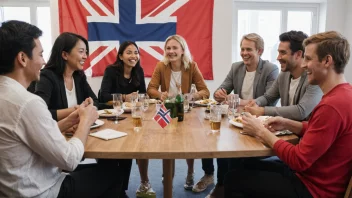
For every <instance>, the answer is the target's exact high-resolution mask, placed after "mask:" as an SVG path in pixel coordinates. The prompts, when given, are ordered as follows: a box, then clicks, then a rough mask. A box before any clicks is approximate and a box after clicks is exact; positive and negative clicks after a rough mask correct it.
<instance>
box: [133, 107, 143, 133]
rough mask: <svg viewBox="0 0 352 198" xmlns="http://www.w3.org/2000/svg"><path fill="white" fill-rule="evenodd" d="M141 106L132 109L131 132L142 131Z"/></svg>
mask: <svg viewBox="0 0 352 198" xmlns="http://www.w3.org/2000/svg"><path fill="white" fill-rule="evenodd" d="M143 112H144V108H143V106H140V107H137V106H134V107H132V121H133V130H134V131H135V132H139V131H141V130H142V121H143Z"/></svg>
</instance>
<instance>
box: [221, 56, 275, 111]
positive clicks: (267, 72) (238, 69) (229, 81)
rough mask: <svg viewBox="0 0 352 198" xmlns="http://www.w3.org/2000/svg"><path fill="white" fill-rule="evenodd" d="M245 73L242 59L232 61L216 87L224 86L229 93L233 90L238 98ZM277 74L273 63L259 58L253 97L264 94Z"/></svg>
mask: <svg viewBox="0 0 352 198" xmlns="http://www.w3.org/2000/svg"><path fill="white" fill-rule="evenodd" d="M245 75H246V66H245V65H244V63H243V61H241V62H236V63H233V64H232V67H231V70H230V72H229V73H228V74H227V77H226V78H225V80H224V82H223V83H222V84H221V85H220V87H219V88H218V89H221V88H224V89H225V90H226V92H227V94H229V93H231V91H232V90H233V92H234V93H235V94H239V96H240V98H242V95H241V92H242V84H243V79H244V76H245ZM278 75H279V69H278V67H277V66H276V65H275V64H273V63H270V62H269V61H266V60H265V61H264V60H262V59H261V58H259V63H258V67H257V70H256V73H255V76H254V82H253V97H254V98H258V97H260V96H262V95H264V93H265V92H266V91H267V90H268V89H269V88H270V87H271V85H272V84H273V83H274V81H275V79H276V78H277V76H278ZM276 102H277V100H275V101H272V103H270V104H271V105H275V104H276Z"/></svg>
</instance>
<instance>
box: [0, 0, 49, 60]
mask: <svg viewBox="0 0 352 198" xmlns="http://www.w3.org/2000/svg"><path fill="white" fill-rule="evenodd" d="M0 4H1V6H2V7H1V6H0V22H3V21H7V20H19V21H25V22H27V23H31V24H33V25H36V26H37V27H38V28H39V29H41V30H42V31H43V35H42V36H41V37H40V41H41V43H42V46H43V49H44V53H43V56H44V59H45V60H46V61H47V60H48V58H49V54H50V51H51V47H52V37H51V20H50V7H49V0H48V1H44V0H40V1H38V0H37V1H1V0H0Z"/></svg>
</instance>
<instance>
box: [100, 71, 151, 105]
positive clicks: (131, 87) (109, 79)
mask: <svg viewBox="0 0 352 198" xmlns="http://www.w3.org/2000/svg"><path fill="white" fill-rule="evenodd" d="M136 69H137V78H138V81H139V84H134V83H133V76H132V79H131V80H132V81H131V82H129V81H128V80H127V79H125V78H124V76H123V72H122V70H120V69H119V68H118V67H117V66H113V65H110V66H108V67H107V68H106V69H105V72H104V77H103V80H102V81H101V87H100V93H99V101H100V102H108V101H110V100H112V95H111V94H113V93H120V94H130V93H132V92H136V91H139V93H146V92H147V91H146V87H145V79H144V71H143V68H142V67H139V68H136Z"/></svg>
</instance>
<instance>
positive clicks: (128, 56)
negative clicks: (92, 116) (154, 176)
mask: <svg viewBox="0 0 352 198" xmlns="http://www.w3.org/2000/svg"><path fill="white" fill-rule="evenodd" d="M137 91H139V93H146V86H145V81H144V71H143V68H142V67H141V65H140V57H139V49H138V46H137V44H136V43H135V42H132V41H125V42H123V43H122V44H121V45H120V48H119V50H118V53H117V57H116V61H115V63H114V64H112V65H109V66H108V67H107V68H106V69H105V72H104V77H103V81H102V83H101V87H100V94H99V101H100V102H104V103H105V102H108V101H111V100H112V95H111V94H113V93H120V94H122V98H123V100H124V101H130V100H131V97H132V94H133V93H134V92H137ZM126 161H127V159H126ZM130 162H131V163H132V160H130ZM144 162H145V160H138V167H139V170H140V173H141V180H142V183H141V185H140V187H139V188H138V189H137V197H140V196H141V197H144V196H145V195H152V196H155V192H154V191H153V189H152V188H151V187H150V184H149V179H148V175H147V170H148V164H146V163H144ZM143 181H144V183H143ZM125 183H126V182H124V185H125ZM125 190H127V186H125Z"/></svg>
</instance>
